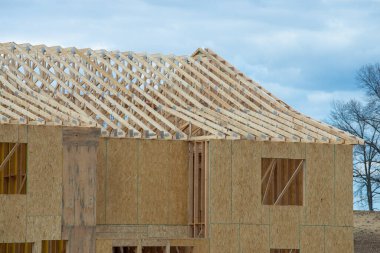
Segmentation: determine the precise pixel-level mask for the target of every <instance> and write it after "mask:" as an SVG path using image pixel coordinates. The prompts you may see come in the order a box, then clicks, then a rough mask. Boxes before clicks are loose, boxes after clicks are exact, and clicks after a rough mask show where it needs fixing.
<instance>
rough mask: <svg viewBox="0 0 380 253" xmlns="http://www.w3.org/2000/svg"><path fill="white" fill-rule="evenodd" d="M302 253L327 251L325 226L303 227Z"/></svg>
mask: <svg viewBox="0 0 380 253" xmlns="http://www.w3.org/2000/svg"><path fill="white" fill-rule="evenodd" d="M300 240H301V245H300V250H301V252H302V253H321V252H326V251H325V228H324V227H323V226H301V238H300Z"/></svg>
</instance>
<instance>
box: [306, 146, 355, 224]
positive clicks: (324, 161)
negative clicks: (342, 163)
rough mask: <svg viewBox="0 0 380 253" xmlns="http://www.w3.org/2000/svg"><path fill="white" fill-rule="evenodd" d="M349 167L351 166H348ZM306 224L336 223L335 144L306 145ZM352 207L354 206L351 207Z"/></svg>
mask: <svg viewBox="0 0 380 253" xmlns="http://www.w3.org/2000/svg"><path fill="white" fill-rule="evenodd" d="M346 169H349V168H346ZM305 195H306V196H305V209H304V224H308V225H333V224H334V146H333V145H327V144H314V145H306V183H305ZM351 209H352V207H351Z"/></svg>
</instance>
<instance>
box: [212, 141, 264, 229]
mask: <svg viewBox="0 0 380 253" xmlns="http://www.w3.org/2000/svg"><path fill="white" fill-rule="evenodd" d="M261 148H262V144H261V143H259V142H255V143H252V142H250V141H238V142H232V150H231V152H232V154H231V155H232V161H231V167H232V222H234V223H252V224H261V223H265V219H262V205H261V203H260V202H261V192H260V191H261V186H260V185H261V175H260V173H257V172H258V171H261ZM215 170H218V168H217V167H215V168H214V170H213V171H215ZM214 194H216V193H214Z"/></svg>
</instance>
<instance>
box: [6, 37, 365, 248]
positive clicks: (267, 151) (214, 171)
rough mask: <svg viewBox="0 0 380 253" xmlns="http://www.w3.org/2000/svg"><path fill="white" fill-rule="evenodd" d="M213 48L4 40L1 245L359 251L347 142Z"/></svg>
mask: <svg viewBox="0 0 380 253" xmlns="http://www.w3.org/2000/svg"><path fill="white" fill-rule="evenodd" d="M355 144H363V140H362V139H360V138H357V137H355V136H352V135H350V134H348V133H346V132H343V131H341V130H339V129H336V128H334V127H332V126H329V125H327V124H325V123H322V122H318V121H316V120H314V119H311V118H309V117H307V116H304V115H302V114H301V113H299V112H297V111H295V110H294V109H292V108H291V107H290V106H288V105H287V104H285V103H284V102H283V101H281V100H280V99H278V98H276V97H275V96H274V95H273V94H271V93H270V92H268V91H267V90H265V89H264V88H263V87H261V86H260V85H259V84H257V83H256V82H254V81H253V80H251V79H250V78H248V77H247V76H245V75H244V74H243V73H241V72H239V71H238V70H237V69H235V68H234V67H233V66H232V65H231V64H229V63H228V62H227V61H226V60H224V59H223V58H221V57H220V56H219V55H217V54H216V53H214V52H213V51H212V50H210V49H198V50H196V51H195V53H194V54H193V55H191V56H174V55H161V54H140V53H134V52H117V51H106V50H91V49H77V48H61V47H47V46H44V45H36V46H31V45H29V44H15V43H4V44H0V252H4V253H30V252H33V253H63V252H66V253H93V252H97V253H223V252H226V253H236V252H239V253H248V252H249V253H251V252H255V253H299V252H302V253H320V252H329V253H342V252H345V253H352V252H353V229H352V227H353V212H352V195H353V194H352V148H353V145H355Z"/></svg>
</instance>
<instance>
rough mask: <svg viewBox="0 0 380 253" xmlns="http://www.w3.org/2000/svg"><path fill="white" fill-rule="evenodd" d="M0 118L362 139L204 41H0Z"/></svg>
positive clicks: (197, 134)
mask: <svg viewBox="0 0 380 253" xmlns="http://www.w3.org/2000/svg"><path fill="white" fill-rule="evenodd" d="M0 97H1V99H0V123H3V124H41V125H43V124H46V125H67V126H84V127H89V126H92V127H100V128H101V129H102V135H104V136H111V137H129V138H147V139H155V138H159V139H182V140H208V139H252V140H258V141H284V142H314V143H341V144H363V143H364V142H363V140H362V139H360V138H358V137H356V136H353V135H351V134H349V133H346V132H343V131H341V130H339V129H337V128H334V127H332V126H329V125H327V124H325V123H323V122H319V121H316V120H314V119H312V118H310V117H307V116H304V115H302V114H301V113H299V112H297V111H296V110H294V109H293V108H291V107H290V106H289V105H287V104H286V103H284V102H283V101H281V100H280V99H278V98H277V97H275V96H274V95H273V94H271V93H270V92H268V91H266V90H265V89H264V88H263V87H262V86H260V85H259V84H257V83H256V82H254V81H253V80H251V79H250V78H248V77H247V76H245V75H244V74H243V73H241V72H240V71H238V70H237V69H236V68H234V67H233V66H232V65H231V64H230V63H228V62H227V61H226V60H225V59H223V58H221V57H220V56H219V55H217V54H216V53H215V52H213V51H212V50H210V49H198V50H196V51H195V52H194V54H193V55H192V56H174V55H161V54H151V55H147V54H138V53H134V52H118V51H106V50H91V49H77V48H61V47H47V46H45V45H37V46H31V45H29V44H15V43H3V44H0Z"/></svg>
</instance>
